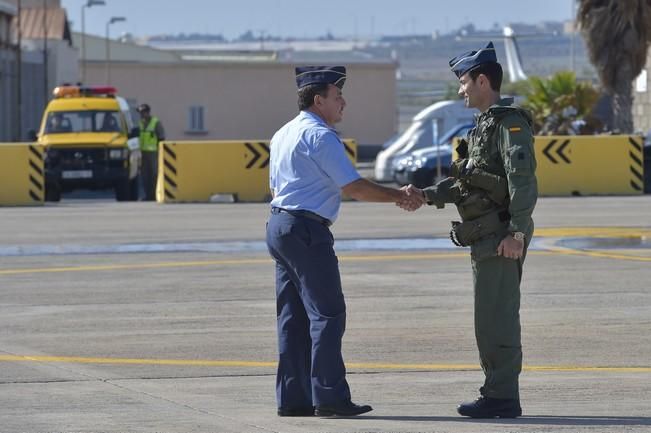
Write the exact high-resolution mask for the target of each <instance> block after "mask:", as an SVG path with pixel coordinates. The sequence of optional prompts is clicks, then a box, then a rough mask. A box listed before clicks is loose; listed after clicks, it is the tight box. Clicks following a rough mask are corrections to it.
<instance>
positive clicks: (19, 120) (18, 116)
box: [14, 0, 23, 141]
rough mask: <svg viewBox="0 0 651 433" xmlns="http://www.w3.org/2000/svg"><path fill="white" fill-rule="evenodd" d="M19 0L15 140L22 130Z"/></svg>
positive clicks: (21, 61)
mask: <svg viewBox="0 0 651 433" xmlns="http://www.w3.org/2000/svg"><path fill="white" fill-rule="evenodd" d="M21 3H22V1H21V0H18V20H17V21H16V28H17V31H18V35H17V40H18V46H17V47H16V81H17V83H18V86H17V87H18V95H17V98H16V105H17V110H18V112H17V113H16V124H17V125H18V129H17V130H16V132H15V133H14V137H15V140H14V141H21V137H22V134H21V131H22V130H23V95H22V92H23V80H22V74H23V67H22V64H23V54H22V47H21V44H22V39H23V35H22V31H21V28H20V26H21V25H22V22H21V19H20V15H21V13H22V7H21Z"/></svg>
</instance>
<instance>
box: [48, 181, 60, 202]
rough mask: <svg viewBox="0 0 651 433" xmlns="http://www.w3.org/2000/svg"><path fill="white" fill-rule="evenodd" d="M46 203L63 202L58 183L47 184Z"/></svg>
mask: <svg viewBox="0 0 651 433" xmlns="http://www.w3.org/2000/svg"><path fill="white" fill-rule="evenodd" d="M45 201H61V187H60V186H59V185H57V184H56V183H46V184H45Z"/></svg>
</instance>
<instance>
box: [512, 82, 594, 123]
mask: <svg viewBox="0 0 651 433" xmlns="http://www.w3.org/2000/svg"><path fill="white" fill-rule="evenodd" d="M525 83H527V87H526V88H525V89H524V96H525V97H526V99H525V101H524V103H523V106H524V108H527V109H529V110H530V111H531V114H532V117H533V123H534V132H535V133H536V134H540V135H559V134H560V135H567V134H584V133H588V134H593V133H595V132H597V131H599V130H600V129H601V127H602V125H601V123H600V121H598V120H597V119H596V118H595V117H593V116H592V109H593V107H594V105H595V103H596V102H597V99H598V98H599V92H598V91H597V89H595V88H594V87H593V86H592V84H591V83H590V82H581V81H577V80H576V75H575V74H574V72H571V71H559V72H557V73H555V74H554V75H552V76H551V77H549V78H539V77H530V78H529V80H527V81H526V82H525ZM575 121H579V122H578V123H576V122H575Z"/></svg>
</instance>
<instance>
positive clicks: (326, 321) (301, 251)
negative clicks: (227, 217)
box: [267, 212, 350, 408]
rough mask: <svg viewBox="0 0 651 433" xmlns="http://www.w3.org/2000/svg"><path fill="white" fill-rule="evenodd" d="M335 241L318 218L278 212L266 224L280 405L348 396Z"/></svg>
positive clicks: (324, 402) (325, 402) (319, 402)
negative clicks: (271, 260)
mask: <svg viewBox="0 0 651 433" xmlns="http://www.w3.org/2000/svg"><path fill="white" fill-rule="evenodd" d="M333 245H334V239H333V237H332V233H331V232H330V230H329V229H328V228H327V227H326V226H324V225H323V224H321V223H319V222H317V221H314V220H311V219H307V218H305V217H300V216H293V215H290V214H287V213H284V212H282V213H277V214H273V213H272V215H271V216H270V218H269V222H268V223H267V247H268V248H269V253H270V254H271V256H272V257H273V258H274V260H275V261H276V314H277V320H278V355H279V359H278V373H277V376H276V399H277V402H278V406H279V407H284V408H300V407H310V406H320V405H334V404H337V403H339V402H342V401H345V400H350V389H349V387H348V382H347V381H346V368H345V366H344V361H343V358H342V356H341V339H342V337H343V335H344V330H345V328H346V303H345V301H344V295H343V292H342V290H341V278H340V276H339V262H338V260H337V256H336V255H335V252H334V249H333Z"/></svg>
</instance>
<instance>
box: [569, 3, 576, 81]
mask: <svg viewBox="0 0 651 433" xmlns="http://www.w3.org/2000/svg"><path fill="white" fill-rule="evenodd" d="M570 2H571V7H572V15H571V17H572V35H571V44H570V68H571V70H572V72H575V73H576V64H575V51H574V40H575V39H576V38H575V35H576V31H577V22H576V7H575V6H576V1H575V0H570Z"/></svg>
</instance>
